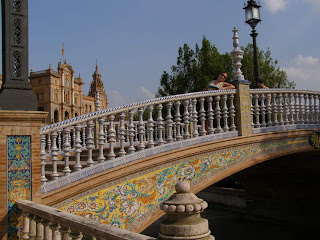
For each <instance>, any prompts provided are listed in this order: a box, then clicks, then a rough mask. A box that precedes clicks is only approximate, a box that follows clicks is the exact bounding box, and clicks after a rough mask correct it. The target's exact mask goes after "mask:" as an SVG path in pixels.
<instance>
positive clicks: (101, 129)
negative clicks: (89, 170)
mask: <svg viewBox="0 0 320 240" xmlns="http://www.w3.org/2000/svg"><path fill="white" fill-rule="evenodd" d="M98 124H99V133H98V136H99V137H98V146H99V156H98V157H97V160H98V163H103V162H104V161H105V160H106V158H105V157H104V155H103V147H104V145H105V141H104V127H103V125H104V119H103V117H100V118H99V119H98Z"/></svg>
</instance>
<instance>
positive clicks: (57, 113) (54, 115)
mask: <svg viewBox="0 0 320 240" xmlns="http://www.w3.org/2000/svg"><path fill="white" fill-rule="evenodd" d="M53 120H54V122H55V123H56V122H59V112H58V110H55V111H54V113H53Z"/></svg>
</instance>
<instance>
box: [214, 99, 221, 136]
mask: <svg viewBox="0 0 320 240" xmlns="http://www.w3.org/2000/svg"><path fill="white" fill-rule="evenodd" d="M214 100H215V104H216V108H215V110H214V113H215V118H216V122H217V128H216V133H222V132H223V129H222V128H221V123H220V119H221V111H220V96H219V95H217V96H215V98H214Z"/></svg>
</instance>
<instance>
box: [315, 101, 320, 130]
mask: <svg viewBox="0 0 320 240" xmlns="http://www.w3.org/2000/svg"><path fill="white" fill-rule="evenodd" d="M319 100H320V99H319V96H318V95H314V106H315V108H314V109H315V110H314V115H315V124H319V122H320V121H319V120H320V116H319V110H320V109H319V108H320V106H319V105H320V102H319Z"/></svg>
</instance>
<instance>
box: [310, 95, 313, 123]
mask: <svg viewBox="0 0 320 240" xmlns="http://www.w3.org/2000/svg"><path fill="white" fill-rule="evenodd" d="M312 100H313V94H309V106H310V119H309V122H310V124H313V123H314V103H312Z"/></svg>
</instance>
